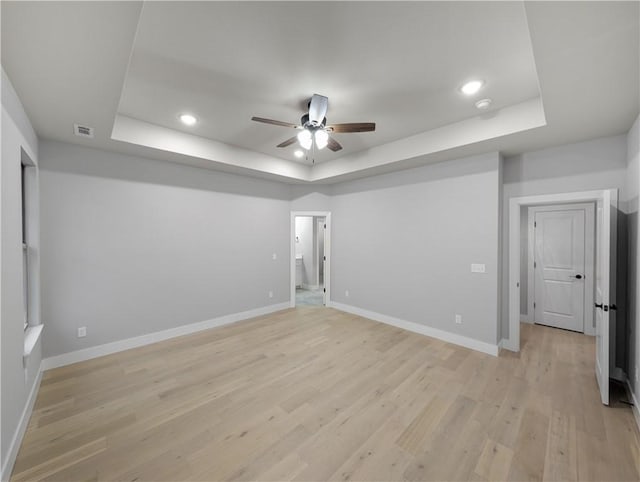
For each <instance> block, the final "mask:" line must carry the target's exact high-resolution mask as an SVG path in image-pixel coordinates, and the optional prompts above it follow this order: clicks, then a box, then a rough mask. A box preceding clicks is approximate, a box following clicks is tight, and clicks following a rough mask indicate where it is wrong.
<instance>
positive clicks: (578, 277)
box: [569, 274, 582, 279]
mask: <svg viewBox="0 0 640 482" xmlns="http://www.w3.org/2000/svg"><path fill="white" fill-rule="evenodd" d="M569 278H575V279H582V275H581V274H577V275H575V276H569Z"/></svg>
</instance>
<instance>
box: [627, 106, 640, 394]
mask: <svg viewBox="0 0 640 482" xmlns="http://www.w3.org/2000/svg"><path fill="white" fill-rule="evenodd" d="M627 161H628V170H627V230H628V241H629V242H628V250H629V251H628V253H629V255H628V258H629V263H628V265H627V266H628V268H629V269H628V272H627V276H628V291H627V293H628V295H629V296H628V305H627V319H628V330H627V337H628V338H627V339H628V349H627V361H628V363H627V374H628V377H629V381H630V383H631V386H632V388H633V392H634V395H635V397H636V400H640V302H639V300H640V283H638V280H639V279H640V258H639V257H638V252H639V250H638V248H639V245H640V238H639V237H638V216H639V211H638V187H639V185H640V169H639V164H640V117H638V118H637V119H636V121H635V123H634V124H633V127H632V128H631V130H630V131H629V135H628V137H627Z"/></svg>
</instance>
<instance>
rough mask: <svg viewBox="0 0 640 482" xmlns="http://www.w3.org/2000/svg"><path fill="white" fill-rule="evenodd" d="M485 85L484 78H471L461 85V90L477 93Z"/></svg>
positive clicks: (464, 92) (466, 92)
mask: <svg viewBox="0 0 640 482" xmlns="http://www.w3.org/2000/svg"><path fill="white" fill-rule="evenodd" d="M483 85H484V82H483V81H482V80H470V81H469V82H467V83H465V84H464V85H463V86H462V87H460V91H461V92H462V93H463V94H465V95H473V94H477V93H478V92H479V91H480V89H482V86H483Z"/></svg>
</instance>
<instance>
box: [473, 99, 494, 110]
mask: <svg viewBox="0 0 640 482" xmlns="http://www.w3.org/2000/svg"><path fill="white" fill-rule="evenodd" d="M490 105H491V99H481V100H479V101H478V102H476V107H477V108H478V109H480V110H485V109H488V108H489V106H490Z"/></svg>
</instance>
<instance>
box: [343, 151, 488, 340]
mask: <svg viewBox="0 0 640 482" xmlns="http://www.w3.org/2000/svg"><path fill="white" fill-rule="evenodd" d="M499 165H500V159H499V156H498V154H497V153H493V154H488V155H484V156H476V157H472V158H466V159H460V160H455V161H449V162H446V163H439V164H434V165H429V166H425V167H420V168H416V169H411V170H407V171H402V172H397V173H392V174H385V175H381V176H375V177H371V178H367V179H362V180H358V181H352V182H347V183H342V184H338V185H336V186H335V187H334V196H333V198H332V200H331V210H332V233H331V235H332V257H333V258H332V263H333V264H332V267H333V269H332V271H331V298H332V301H337V302H340V303H345V304H348V305H352V306H356V307H359V308H363V309H366V310H370V311H374V312H377V313H381V314H384V315H388V316H393V317H396V318H400V319H403V320H407V321H411V322H414V323H420V324H423V325H428V326H430V327H434V328H437V329H441V330H445V331H448V332H452V333H456V334H460V335H463V336H467V337H470V338H474V339H476V340H480V341H483V342H486V343H491V344H495V343H496V342H497V339H496V334H497V332H498V306H497V302H498V300H499V296H498V275H499V272H498V246H499V228H498V222H499V220H498V216H499V210H500V209H499V208H500V197H499V193H500V176H499V174H500V173H499ZM471 263H485V264H486V268H487V272H486V273H485V274H478V273H471V271H470V265H471ZM346 290H349V297H346V295H345V291H346ZM455 313H459V314H461V315H462V317H463V323H462V324H461V325H457V324H455V322H454V314H455Z"/></svg>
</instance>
